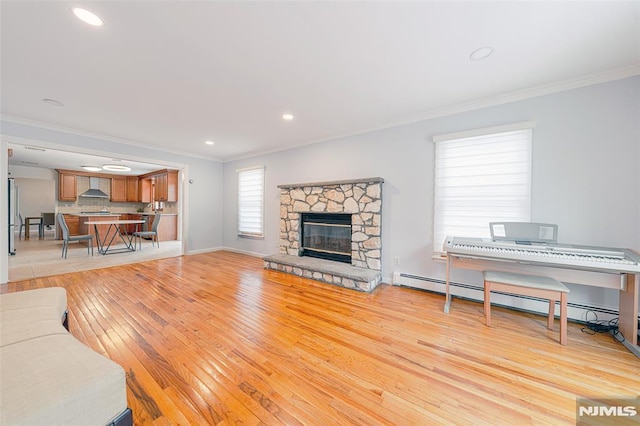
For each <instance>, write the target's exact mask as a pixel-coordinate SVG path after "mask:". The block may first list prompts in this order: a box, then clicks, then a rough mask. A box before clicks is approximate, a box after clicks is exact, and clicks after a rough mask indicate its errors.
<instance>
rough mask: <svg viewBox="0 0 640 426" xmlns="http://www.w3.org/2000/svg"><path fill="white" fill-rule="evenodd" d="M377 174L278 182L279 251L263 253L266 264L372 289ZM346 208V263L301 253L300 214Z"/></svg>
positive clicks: (377, 259)
mask: <svg viewBox="0 0 640 426" xmlns="http://www.w3.org/2000/svg"><path fill="white" fill-rule="evenodd" d="M383 182H384V179H382V178H380V177H375V178H364V179H351V180H343V181H333V182H314V183H303V184H290V185H278V188H280V244H279V246H280V253H279V255H274V256H267V257H266V258H265V259H264V267H265V268H266V269H274V270H279V271H284V272H288V273H292V274H295V275H299V276H304V277H307V278H313V279H316V280H319V281H324V282H328V283H331V284H336V285H340V286H343V287H347V288H353V289H357V290H361V291H371V290H373V289H374V288H375V287H376V286H377V285H378V284H379V283H380V281H381V279H382V274H381V272H380V271H381V269H382V263H381V254H382V241H381V236H382V233H381V223H382V221H381V215H382V183H383ZM305 212H316V213H350V214H351V215H352V219H351V223H352V226H351V265H346V264H342V265H340V266H339V267H338V266H337V265H335V264H336V263H338V262H331V261H324V260H322V261H320V262H318V259H314V261H310V260H309V258H306V257H301V256H300V252H301V244H300V225H301V222H300V214H301V213H305Z"/></svg>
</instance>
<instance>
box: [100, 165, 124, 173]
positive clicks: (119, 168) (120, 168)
mask: <svg viewBox="0 0 640 426" xmlns="http://www.w3.org/2000/svg"><path fill="white" fill-rule="evenodd" d="M102 170H109V171H110V172H130V171H131V167H127V166H121V165H119V164H103V165H102Z"/></svg>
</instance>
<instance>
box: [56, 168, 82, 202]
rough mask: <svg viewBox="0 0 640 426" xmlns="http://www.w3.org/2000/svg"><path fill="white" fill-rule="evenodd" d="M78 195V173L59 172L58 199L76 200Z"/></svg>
mask: <svg viewBox="0 0 640 426" xmlns="http://www.w3.org/2000/svg"><path fill="white" fill-rule="evenodd" d="M77 197H78V185H77V181H76V175H70V174H67V173H58V200H59V201H76V198H77Z"/></svg>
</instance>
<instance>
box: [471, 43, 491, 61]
mask: <svg viewBox="0 0 640 426" xmlns="http://www.w3.org/2000/svg"><path fill="white" fill-rule="evenodd" d="M494 50H495V48H494V47H493V46H484V47H479V48H478V49H476V50H474V51H473V52H471V54H470V55H469V59H471V60H472V61H481V60H483V59H486V58H488V57H489V56H491V54H492V53H493V51H494Z"/></svg>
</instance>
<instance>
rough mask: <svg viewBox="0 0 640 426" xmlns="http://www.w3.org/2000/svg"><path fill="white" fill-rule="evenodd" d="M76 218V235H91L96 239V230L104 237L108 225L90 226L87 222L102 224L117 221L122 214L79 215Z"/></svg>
mask: <svg viewBox="0 0 640 426" xmlns="http://www.w3.org/2000/svg"><path fill="white" fill-rule="evenodd" d="M77 216H78V235H93V237H94V238H97V235H96V229H97V230H98V232H99V233H100V234H102V235H105V234H106V232H107V230H108V229H109V224H105V225H96V226H94V225H92V224H88V223H87V222H104V221H111V220H118V219H120V216H122V214H120V213H80V214H79V215H77Z"/></svg>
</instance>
